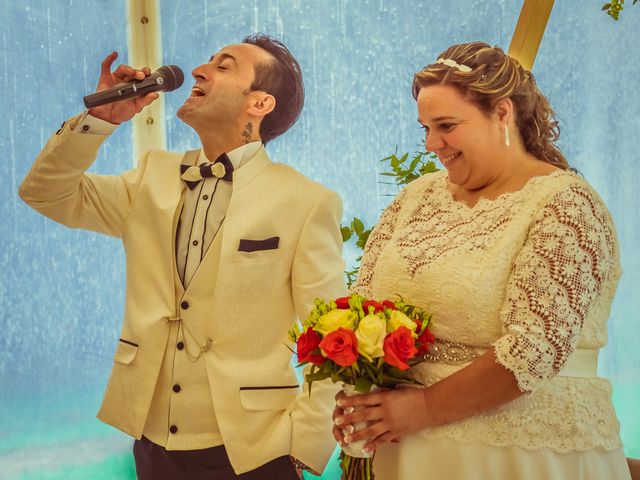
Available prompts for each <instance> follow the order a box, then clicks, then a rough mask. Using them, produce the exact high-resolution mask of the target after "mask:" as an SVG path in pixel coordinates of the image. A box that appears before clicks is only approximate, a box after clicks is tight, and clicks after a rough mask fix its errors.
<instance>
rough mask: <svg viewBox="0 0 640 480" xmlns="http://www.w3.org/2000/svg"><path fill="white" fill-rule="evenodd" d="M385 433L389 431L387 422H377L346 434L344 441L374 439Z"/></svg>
mask: <svg viewBox="0 0 640 480" xmlns="http://www.w3.org/2000/svg"><path fill="white" fill-rule="evenodd" d="M385 433H388V431H387V427H386V426H385V424H384V423H383V422H375V423H373V424H371V425H369V426H368V427H366V428H363V429H362V430H358V431H357V432H354V433H350V434H349V435H346V436H345V437H344V441H345V442H346V443H353V442H357V441H359V440H372V439H375V438H377V437H379V436H380V435H383V434H385Z"/></svg>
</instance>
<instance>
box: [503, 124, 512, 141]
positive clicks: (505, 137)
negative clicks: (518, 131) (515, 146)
mask: <svg viewBox="0 0 640 480" xmlns="http://www.w3.org/2000/svg"><path fill="white" fill-rule="evenodd" d="M504 144H505V145H506V146H507V147H508V146H509V145H511V140H510V139H509V127H507V124H506V123H505V124H504Z"/></svg>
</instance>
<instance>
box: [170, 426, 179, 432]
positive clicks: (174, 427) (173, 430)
mask: <svg viewBox="0 0 640 480" xmlns="http://www.w3.org/2000/svg"><path fill="white" fill-rule="evenodd" d="M169 431H170V432H171V433H177V432H178V427H176V426H175V425H171V426H170V427H169Z"/></svg>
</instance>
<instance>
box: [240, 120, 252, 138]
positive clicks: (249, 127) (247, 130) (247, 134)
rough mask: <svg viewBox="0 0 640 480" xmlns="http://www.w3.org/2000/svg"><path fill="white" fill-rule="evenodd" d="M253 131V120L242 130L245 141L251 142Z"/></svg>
mask: <svg viewBox="0 0 640 480" xmlns="http://www.w3.org/2000/svg"><path fill="white" fill-rule="evenodd" d="M252 133H253V124H252V123H251V122H249V123H247V124H246V125H245V127H244V130H243V131H242V138H244V143H249V142H250V141H251V134H252Z"/></svg>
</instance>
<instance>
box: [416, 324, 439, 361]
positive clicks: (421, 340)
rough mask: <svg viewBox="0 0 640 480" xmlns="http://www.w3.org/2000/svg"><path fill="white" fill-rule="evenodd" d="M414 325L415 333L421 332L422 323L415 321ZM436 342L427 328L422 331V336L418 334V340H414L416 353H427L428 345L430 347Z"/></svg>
mask: <svg viewBox="0 0 640 480" xmlns="http://www.w3.org/2000/svg"><path fill="white" fill-rule="evenodd" d="M416 324H417V325H418V328H417V329H416V331H418V332H419V331H420V330H422V322H420V320H416ZM435 342H436V337H434V336H433V333H431V330H429V327H427V328H425V329H424V332H422V334H420V336H419V337H418V340H416V344H417V346H418V353H419V354H422V353H427V352H428V351H429V345H431V344H432V343H435Z"/></svg>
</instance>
